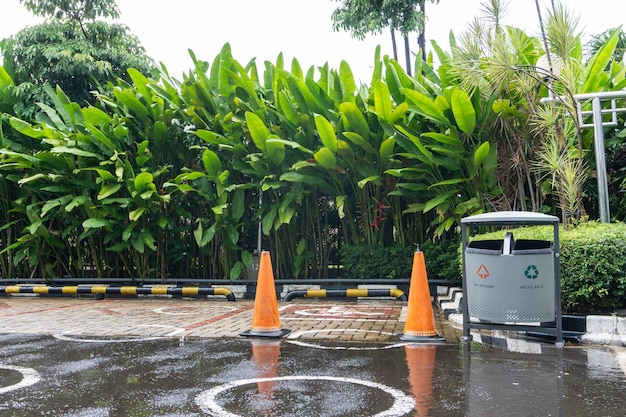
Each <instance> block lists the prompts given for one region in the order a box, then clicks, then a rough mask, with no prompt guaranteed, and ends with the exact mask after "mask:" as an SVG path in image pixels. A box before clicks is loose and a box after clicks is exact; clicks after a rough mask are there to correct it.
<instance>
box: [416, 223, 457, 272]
mask: <svg viewBox="0 0 626 417" xmlns="http://www.w3.org/2000/svg"><path fill="white" fill-rule="evenodd" d="M460 244H461V235H460V234H457V235H453V236H452V237H447V238H446V239H445V240H442V241H439V242H432V241H430V240H429V241H426V242H424V243H423V244H422V245H421V246H420V250H421V251H423V252H424V261H425V263H426V271H427V272H428V278H430V279H449V280H460V279H461V272H460V271H461V263H460V261H459V245H460Z"/></svg>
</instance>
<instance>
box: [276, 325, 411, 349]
mask: <svg viewBox="0 0 626 417" xmlns="http://www.w3.org/2000/svg"><path fill="white" fill-rule="evenodd" d="M332 332H343V333H350V332H353V333H357V332H359V333H376V334H386V335H389V336H393V333H388V332H378V331H374V330H361V329H320V330H303V331H301V332H295V333H292V334H290V335H289V336H288V337H287V340H286V342H287V343H291V344H292V345H298V346H305V347H310V348H314V349H324V350H386V349H394V348H399V347H403V346H407V345H410V344H411V343H407V342H402V343H394V344H392V345H382V346H324V345H318V344H316V343H311V342H302V341H300V340H293V339H298V338H299V337H301V336H303V335H305V334H311V333H332Z"/></svg>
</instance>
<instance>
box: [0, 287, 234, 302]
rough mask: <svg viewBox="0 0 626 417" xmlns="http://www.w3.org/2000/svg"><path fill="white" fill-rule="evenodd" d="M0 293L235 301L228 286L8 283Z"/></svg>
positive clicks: (0, 288) (0, 289) (1, 288)
mask: <svg viewBox="0 0 626 417" xmlns="http://www.w3.org/2000/svg"><path fill="white" fill-rule="evenodd" d="M0 294H41V295H77V294H92V295H172V296H179V297H202V296H207V295H223V296H225V297H226V298H227V299H228V301H236V300H235V294H233V293H232V291H231V290H229V289H228V288H212V287H168V286H154V287H137V286H121V287H110V286H108V285H64V286H48V285H8V286H0Z"/></svg>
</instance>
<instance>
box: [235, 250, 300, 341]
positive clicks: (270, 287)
mask: <svg viewBox="0 0 626 417" xmlns="http://www.w3.org/2000/svg"><path fill="white" fill-rule="evenodd" d="M289 332H291V330H289V329H283V328H282V326H281V325H280V316H279V315H278V300H277V298H276V287H275V286H274V273H273V272H272V260H271V258H270V253H269V252H268V251H263V252H261V261H260V265H259V276H258V279H257V288H256V294H255V296H254V313H253V314H252V326H251V328H250V330H246V331H245V332H242V333H240V334H239V335H240V336H246V337H264V338H279V337H283V336H284V335H286V334H287V333H289Z"/></svg>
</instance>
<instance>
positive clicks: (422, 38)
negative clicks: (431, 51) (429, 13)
mask: <svg viewBox="0 0 626 417" xmlns="http://www.w3.org/2000/svg"><path fill="white" fill-rule="evenodd" d="M420 13H421V14H422V16H424V25H423V26H422V30H420V34H419V36H418V37H417V46H418V47H419V49H420V51H422V59H423V60H424V61H426V1H423V2H422V4H420Z"/></svg>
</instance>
